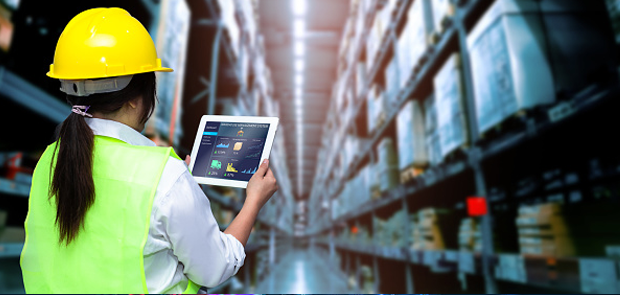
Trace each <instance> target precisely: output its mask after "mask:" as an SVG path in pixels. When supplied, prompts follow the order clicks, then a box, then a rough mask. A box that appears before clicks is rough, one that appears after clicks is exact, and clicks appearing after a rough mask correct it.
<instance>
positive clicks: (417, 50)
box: [396, 0, 433, 88]
mask: <svg viewBox="0 0 620 295" xmlns="http://www.w3.org/2000/svg"><path fill="white" fill-rule="evenodd" d="M430 4H431V0H419V1H414V2H413V3H412V4H411V6H410V7H409V11H408V12H407V22H406V24H405V27H404V28H403V31H402V32H401V34H400V38H399V40H398V44H397V46H396V48H397V50H396V56H397V58H398V64H399V66H400V67H399V73H400V75H399V79H400V80H399V85H400V87H401V88H404V87H405V85H406V84H407V81H409V79H410V78H411V75H412V73H413V72H414V69H415V68H417V67H418V66H419V64H420V62H421V58H422V57H423V55H424V53H425V52H426V50H427V49H428V46H429V43H430V41H431V35H432V32H433V20H432V17H431V7H430Z"/></svg>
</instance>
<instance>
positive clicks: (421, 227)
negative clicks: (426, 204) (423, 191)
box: [412, 208, 448, 250]
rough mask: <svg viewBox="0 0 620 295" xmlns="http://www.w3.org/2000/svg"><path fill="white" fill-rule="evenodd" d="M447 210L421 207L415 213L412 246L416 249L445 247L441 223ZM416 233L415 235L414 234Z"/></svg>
mask: <svg viewBox="0 0 620 295" xmlns="http://www.w3.org/2000/svg"><path fill="white" fill-rule="evenodd" d="M447 213H448V211H447V210H443V209H437V208H426V209H422V210H420V211H419V212H418V214H417V218H418V220H417V222H416V224H415V227H416V228H417V231H416V230H414V237H413V240H414V242H413V245H412V248H413V249H416V250H443V249H445V242H444V237H443V235H442V226H441V225H442V224H443V220H442V219H444V218H446V214H447ZM415 235H417V236H415Z"/></svg>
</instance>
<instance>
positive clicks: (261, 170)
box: [254, 159, 269, 177]
mask: <svg viewBox="0 0 620 295" xmlns="http://www.w3.org/2000/svg"><path fill="white" fill-rule="evenodd" d="M267 170H269V160H267V159H265V160H264V161H263V163H262V164H261V165H260V166H259V167H258V170H256V173H254V175H258V176H260V177H265V173H267Z"/></svg>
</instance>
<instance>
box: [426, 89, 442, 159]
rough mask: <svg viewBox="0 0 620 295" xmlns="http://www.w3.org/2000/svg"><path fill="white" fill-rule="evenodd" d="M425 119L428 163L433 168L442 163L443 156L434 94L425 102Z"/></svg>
mask: <svg viewBox="0 0 620 295" xmlns="http://www.w3.org/2000/svg"><path fill="white" fill-rule="evenodd" d="M424 119H425V120H424V128H425V131H424V133H425V139H424V141H425V146H426V151H427V153H428V161H429V164H430V165H431V166H434V165H437V164H439V163H441V160H442V156H441V146H440V143H439V129H438V128H437V110H436V107H435V96H434V95H432V94H431V95H430V96H429V97H428V98H426V99H425V100H424Z"/></svg>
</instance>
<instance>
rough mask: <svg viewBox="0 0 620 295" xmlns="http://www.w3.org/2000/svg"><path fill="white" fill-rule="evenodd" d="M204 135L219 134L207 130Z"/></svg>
mask: <svg viewBox="0 0 620 295" xmlns="http://www.w3.org/2000/svg"><path fill="white" fill-rule="evenodd" d="M203 135H214V136H215V135H217V132H205V133H203Z"/></svg>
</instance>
